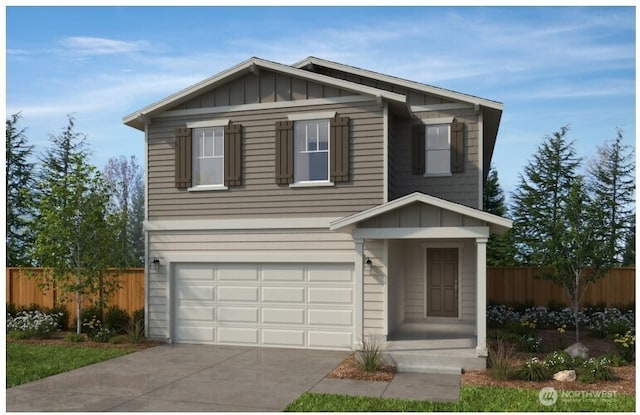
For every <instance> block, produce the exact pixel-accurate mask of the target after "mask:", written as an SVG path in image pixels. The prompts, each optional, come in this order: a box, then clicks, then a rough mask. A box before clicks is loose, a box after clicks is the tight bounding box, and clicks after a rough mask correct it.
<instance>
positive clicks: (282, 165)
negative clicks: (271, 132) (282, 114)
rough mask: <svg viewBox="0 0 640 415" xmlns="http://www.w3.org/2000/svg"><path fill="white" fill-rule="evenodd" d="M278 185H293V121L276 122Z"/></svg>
mask: <svg viewBox="0 0 640 415" xmlns="http://www.w3.org/2000/svg"><path fill="white" fill-rule="evenodd" d="M276 183H277V184H289V183H293V121H277V122H276Z"/></svg>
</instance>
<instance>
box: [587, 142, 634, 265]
mask: <svg viewBox="0 0 640 415" xmlns="http://www.w3.org/2000/svg"><path fill="white" fill-rule="evenodd" d="M622 140H623V136H622V131H621V130H618V135H617V137H616V139H615V140H613V141H612V142H610V143H606V144H605V145H604V146H602V147H598V152H597V158H596V159H595V160H593V161H592V162H591V165H590V167H589V172H590V174H591V180H590V186H589V187H590V188H591V192H592V195H593V198H594V200H597V201H598V205H599V206H600V208H601V209H602V211H603V212H602V223H601V224H600V226H599V229H600V232H601V235H600V238H601V241H602V243H603V244H604V245H605V246H606V247H607V250H606V254H605V255H606V257H607V260H608V261H610V262H611V263H612V264H614V265H621V264H622V263H623V262H624V254H625V249H626V247H625V245H626V242H627V239H628V235H629V233H630V232H631V231H632V227H633V226H634V222H635V212H634V205H635V180H634V170H635V168H634V166H635V163H634V157H633V149H632V148H631V147H630V146H627V145H624V144H623V142H622Z"/></svg>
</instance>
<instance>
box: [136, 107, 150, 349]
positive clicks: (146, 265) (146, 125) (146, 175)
mask: <svg viewBox="0 0 640 415" xmlns="http://www.w3.org/2000/svg"><path fill="white" fill-rule="evenodd" d="M138 118H139V119H140V120H141V121H142V122H144V166H145V169H144V221H143V227H142V230H143V232H144V337H146V338H149V230H148V228H147V226H146V224H147V223H148V221H149V119H148V118H147V117H145V116H143V115H142V114H140V116H139V117H138Z"/></svg>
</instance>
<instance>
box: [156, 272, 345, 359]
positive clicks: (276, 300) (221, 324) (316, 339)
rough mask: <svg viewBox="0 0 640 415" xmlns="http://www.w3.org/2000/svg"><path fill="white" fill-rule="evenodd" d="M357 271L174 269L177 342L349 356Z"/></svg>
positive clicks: (173, 294) (174, 310) (175, 332)
mask: <svg viewBox="0 0 640 415" xmlns="http://www.w3.org/2000/svg"><path fill="white" fill-rule="evenodd" d="M353 269H354V267H353V265H352V264H331V263H328V264H310V263H304V264H298V263H290V264H282V263H267V264H258V263H255V264H237V263H224V264H213V263H212V264H201V265H198V266H193V265H192V264H176V266H175V274H174V275H172V279H173V284H172V287H173V288H172V289H173V291H172V296H171V298H173V306H172V307H173V308H172V310H173V311H172V313H173V318H174V324H173V327H174V329H173V333H172V336H173V338H174V339H175V340H176V341H177V342H184V343H189V342H193V343H216V344H244V345H257V346H260V345H265V346H277V347H300V348H323V349H327V348H329V349H336V348H339V349H350V348H351V345H352V343H353V325H354V307H353V301H354V289H353ZM191 272H193V273H194V275H191V274H190V273H191ZM168 315H169V314H167V316H168Z"/></svg>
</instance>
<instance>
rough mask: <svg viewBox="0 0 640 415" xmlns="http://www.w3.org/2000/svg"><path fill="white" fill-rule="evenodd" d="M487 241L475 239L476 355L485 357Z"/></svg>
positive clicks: (485, 239)
mask: <svg viewBox="0 0 640 415" xmlns="http://www.w3.org/2000/svg"><path fill="white" fill-rule="evenodd" d="M487 241H488V238H476V275H477V279H476V284H477V286H476V292H477V299H476V331H477V333H476V335H477V346H476V355H478V356H486V355H487Z"/></svg>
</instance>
